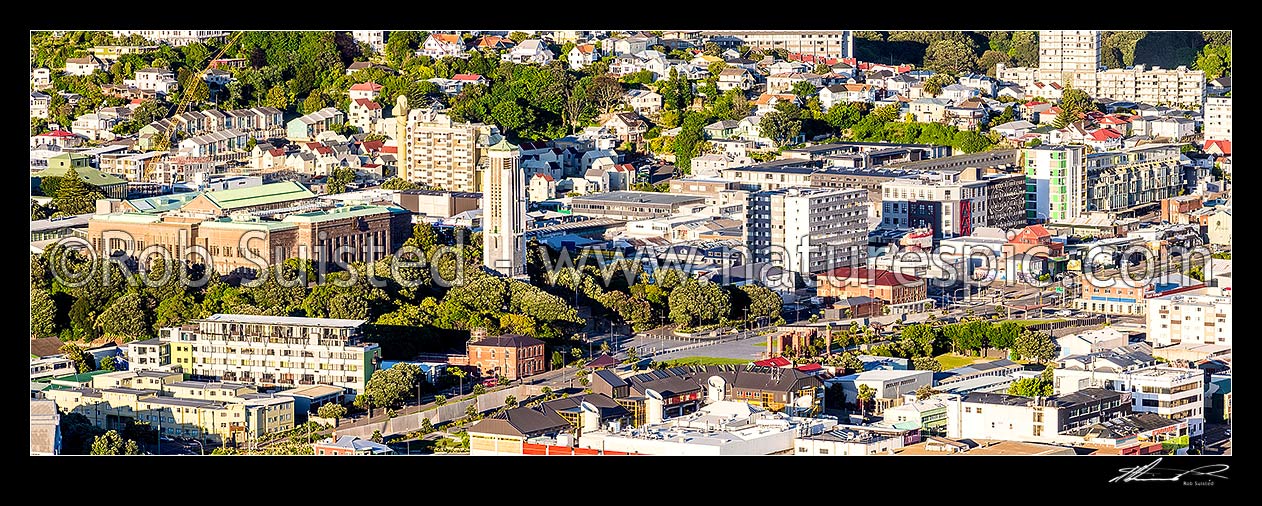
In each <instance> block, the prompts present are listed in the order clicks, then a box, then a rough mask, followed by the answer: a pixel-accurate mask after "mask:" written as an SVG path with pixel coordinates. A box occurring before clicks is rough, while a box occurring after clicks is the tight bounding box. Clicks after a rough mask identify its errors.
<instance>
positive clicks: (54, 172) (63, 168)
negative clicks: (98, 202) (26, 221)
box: [31, 153, 127, 199]
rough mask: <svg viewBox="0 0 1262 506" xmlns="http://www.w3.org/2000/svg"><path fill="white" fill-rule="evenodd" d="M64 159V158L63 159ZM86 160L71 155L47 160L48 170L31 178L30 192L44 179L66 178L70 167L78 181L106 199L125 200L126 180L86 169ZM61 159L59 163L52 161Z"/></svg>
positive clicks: (36, 188) (37, 187)
mask: <svg viewBox="0 0 1262 506" xmlns="http://www.w3.org/2000/svg"><path fill="white" fill-rule="evenodd" d="M63 157H64V158H63ZM86 158H87V157H83V160H80V159H77V158H71V154H70V153H67V154H64V155H58V156H54V157H52V158H49V159H48V168H47V169H44V170H41V171H39V172H36V173H35V174H34V175H32V176H31V190H32V191H35V190H38V189H39V188H40V181H42V180H43V179H44V178H46V177H66V173H67V171H69V170H70V169H71V168H72V167H73V168H74V171H75V172H76V173H77V174H79V180H80V181H83V182H84V183H87V184H90V185H92V186H95V187H97V188H100V189H101V193H104V194H105V196H106V197H109V198H112V199H125V198H127V180H126V179H123V178H121V177H118V176H112V175H109V174H106V173H104V172H101V171H99V170H96V169H94V168H92V167H88V166H87V163H86ZM57 159H61V160H60V162H54V160H57Z"/></svg>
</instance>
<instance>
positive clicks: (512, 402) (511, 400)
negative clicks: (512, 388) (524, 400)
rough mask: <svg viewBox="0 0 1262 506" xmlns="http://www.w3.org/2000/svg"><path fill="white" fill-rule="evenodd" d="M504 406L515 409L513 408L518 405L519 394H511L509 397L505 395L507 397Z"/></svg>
mask: <svg viewBox="0 0 1262 506" xmlns="http://www.w3.org/2000/svg"><path fill="white" fill-rule="evenodd" d="M504 407H505V408H508V409H513V408H515V407H517V396H514V395H510V396H508V397H505V398H504Z"/></svg>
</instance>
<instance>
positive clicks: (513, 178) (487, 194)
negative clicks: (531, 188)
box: [482, 139, 526, 276]
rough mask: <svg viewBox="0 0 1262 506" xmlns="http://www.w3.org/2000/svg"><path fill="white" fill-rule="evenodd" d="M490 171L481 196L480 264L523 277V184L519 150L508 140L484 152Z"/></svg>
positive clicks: (524, 254) (524, 218)
mask: <svg viewBox="0 0 1262 506" xmlns="http://www.w3.org/2000/svg"><path fill="white" fill-rule="evenodd" d="M487 153H488V154H489V155H490V167H489V168H488V169H487V173H486V191H484V192H482V234H483V237H482V261H483V262H484V265H485V266H486V267H487V268H488V269H491V270H494V271H496V272H498V273H500V274H502V275H504V276H518V275H523V274H525V273H526V239H525V235H524V234H525V232H526V182H525V181H524V179H525V177H524V176H523V174H522V170H521V168H520V166H519V163H520V162H521V150H520V149H518V148H517V146H514V145H512V144H509V143H508V141H507V140H504V139H501V140H500V142H499V143H498V144H496V145H494V146H491V147H490V148H488V149H487Z"/></svg>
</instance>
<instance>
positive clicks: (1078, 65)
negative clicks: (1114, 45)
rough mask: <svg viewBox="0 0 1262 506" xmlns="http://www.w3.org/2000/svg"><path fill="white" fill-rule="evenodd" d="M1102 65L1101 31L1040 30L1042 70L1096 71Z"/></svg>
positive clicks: (1040, 61)
mask: <svg viewBox="0 0 1262 506" xmlns="http://www.w3.org/2000/svg"><path fill="white" fill-rule="evenodd" d="M1099 68H1100V32H1098V31H1095V30H1043V31H1040V32H1039V70H1046V71H1052V72H1062V73H1063V72H1069V73H1074V72H1095V71H1096V70H1097V69H1099Z"/></svg>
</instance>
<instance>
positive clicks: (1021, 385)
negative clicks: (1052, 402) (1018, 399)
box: [1008, 376, 1054, 397]
mask: <svg viewBox="0 0 1262 506" xmlns="http://www.w3.org/2000/svg"><path fill="white" fill-rule="evenodd" d="M1053 393H1054V389H1053V388H1052V382H1050V381H1047V380H1045V379H1043V378H1042V377H1040V376H1035V377H1033V378H1021V379H1019V380H1016V381H1014V382H1012V384H1011V385H1008V395H1020V396H1023V397H1050V396H1051V395H1052V394H1053Z"/></svg>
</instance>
